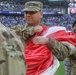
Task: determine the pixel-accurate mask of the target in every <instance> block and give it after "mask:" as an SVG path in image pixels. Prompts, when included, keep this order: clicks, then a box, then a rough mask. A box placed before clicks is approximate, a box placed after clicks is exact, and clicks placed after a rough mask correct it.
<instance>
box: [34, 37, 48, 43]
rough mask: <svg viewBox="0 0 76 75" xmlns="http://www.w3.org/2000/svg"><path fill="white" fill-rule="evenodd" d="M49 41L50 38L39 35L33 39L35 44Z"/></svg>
mask: <svg viewBox="0 0 76 75" xmlns="http://www.w3.org/2000/svg"><path fill="white" fill-rule="evenodd" d="M48 41H49V40H48V38H47V37H43V36H37V37H35V38H34V39H33V43H34V44H46V43H47V42H48Z"/></svg>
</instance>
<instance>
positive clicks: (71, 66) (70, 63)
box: [64, 21, 76, 75]
mask: <svg viewBox="0 0 76 75" xmlns="http://www.w3.org/2000/svg"><path fill="white" fill-rule="evenodd" d="M72 32H73V33H74V34H76V21H74V23H73V25H72ZM75 63H76V59H74V60H73V59H71V58H66V59H65V61H64V64H65V71H66V75H76V71H75V70H76V66H75Z"/></svg>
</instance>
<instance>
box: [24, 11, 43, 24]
mask: <svg viewBox="0 0 76 75" xmlns="http://www.w3.org/2000/svg"><path fill="white" fill-rule="evenodd" d="M42 17H43V15H42V12H40V11H39V12H38V11H26V12H25V13H24V19H25V21H26V23H27V24H29V25H38V24H40V21H41V18H42Z"/></svg>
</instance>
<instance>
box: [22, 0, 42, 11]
mask: <svg viewBox="0 0 76 75" xmlns="http://www.w3.org/2000/svg"><path fill="white" fill-rule="evenodd" d="M42 8H43V3H41V2H39V1H29V2H26V3H25V8H24V9H23V10H22V11H40V10H42Z"/></svg>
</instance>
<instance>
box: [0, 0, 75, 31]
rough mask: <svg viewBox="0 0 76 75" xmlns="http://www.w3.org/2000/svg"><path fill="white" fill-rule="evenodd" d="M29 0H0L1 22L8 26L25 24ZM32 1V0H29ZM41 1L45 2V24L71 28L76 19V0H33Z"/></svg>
mask: <svg viewBox="0 0 76 75" xmlns="http://www.w3.org/2000/svg"><path fill="white" fill-rule="evenodd" d="M27 1H28V0H0V22H1V23H2V24H3V25H5V26H6V27H12V26H15V25H18V24H20V25H24V24H25V23H26V21H24V18H23V17H24V16H23V14H24V12H22V11H21V10H22V9H23V8H24V4H25V2H27ZM29 1H31V0H29ZM33 1H41V2H42V3H43V4H44V7H43V14H44V18H43V19H42V22H43V23H44V24H45V25H49V26H54V25H59V26H64V27H66V28H67V30H71V28H72V24H73V22H74V21H76V0H33Z"/></svg>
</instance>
